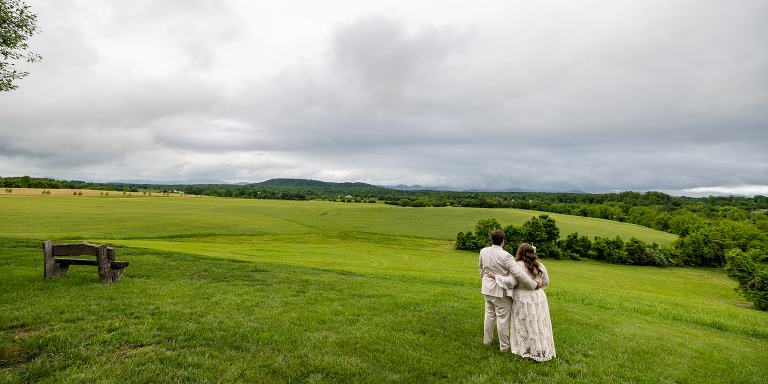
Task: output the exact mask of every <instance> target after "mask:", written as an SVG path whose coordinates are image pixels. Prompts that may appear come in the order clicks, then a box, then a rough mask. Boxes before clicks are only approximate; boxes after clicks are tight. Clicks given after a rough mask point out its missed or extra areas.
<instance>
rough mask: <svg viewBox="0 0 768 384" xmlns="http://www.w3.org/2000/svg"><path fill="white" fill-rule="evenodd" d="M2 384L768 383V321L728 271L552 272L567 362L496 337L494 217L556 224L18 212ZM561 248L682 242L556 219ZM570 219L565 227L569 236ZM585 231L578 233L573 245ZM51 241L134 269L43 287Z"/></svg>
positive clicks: (343, 215)
mask: <svg viewBox="0 0 768 384" xmlns="http://www.w3.org/2000/svg"><path fill="white" fill-rule="evenodd" d="M0 212H2V228H0V277H2V278H1V279H0V308H2V310H1V311H0V382H8V383H17V382H64V383H93V382H137V383H142V382H145V383H154V382H200V383H205V382H274V383H285V382H298V383H301V382H369V383H380V382H408V383H410V382H418V383H422V382H458V383H509V382H514V383H519V382H537V383H541V382H544V383H547V382H552V383H560V382H563V383H571V382H572V383H588V382H608V383H613V382H642V383H659V382H661V383H710V382H722V383H731V382H733V383H762V382H765V378H766V377H768V314H766V313H764V312H759V311H756V310H754V309H752V308H751V305H749V304H748V303H747V302H746V301H745V300H744V299H743V298H741V297H739V296H738V295H737V294H736V293H735V292H734V291H733V287H734V286H735V284H734V283H733V282H732V281H731V280H729V279H728V278H727V277H726V276H725V274H724V273H722V272H721V271H719V270H713V269H699V268H666V269H662V268H653V267H635V266H619V265H610V264H603V263H594V262H574V261H556V260H544V263H545V264H546V265H547V269H548V270H549V273H550V279H551V286H550V288H548V289H547V290H546V293H547V295H548V297H549V303H550V309H551V316H552V322H553V328H554V333H555V344H556V347H557V355H558V357H557V358H556V359H555V360H552V361H549V362H546V363H536V362H533V361H530V360H525V359H522V358H519V357H517V356H514V355H510V354H508V353H501V352H499V351H498V350H497V349H496V348H493V347H486V346H484V345H483V344H482V343H481V340H482V317H483V299H482V295H480V293H479V282H478V278H477V272H476V268H477V255H476V254H474V253H471V252H465V251H456V250H454V249H453V247H452V243H451V241H450V240H453V238H454V237H455V234H456V232H458V231H461V230H467V229H471V228H472V227H473V226H474V223H475V222H476V221H477V220H478V219H479V218H484V217H489V216H493V217H496V218H497V219H499V221H500V222H501V223H502V224H505V225H506V224H510V223H512V224H517V225H519V224H522V222H524V221H526V220H528V219H529V218H530V216H532V215H537V214H538V213H537V212H528V211H514V210H484V209H469V208H434V209H422V208H418V209H413V208H401V207H394V206H386V205H381V204H354V203H330V202H284V201H269V200H241V199H213V198H195V197H184V198H161V197H147V198H138V197H136V198H126V199H123V198H118V197H108V198H106V197H74V196H72V197H69V196H60V197H59V196H6V195H0ZM552 216H553V217H555V219H556V220H557V222H558V226H560V228H561V233H563V234H567V233H570V232H579V233H580V234H585V235H589V236H594V235H600V236H616V235H617V234H618V235H620V236H621V237H622V238H626V239H628V238H629V237H631V236H633V235H634V236H635V237H638V238H640V239H643V240H645V241H657V242H659V243H669V242H670V241H672V240H673V239H674V236H671V235H669V234H664V233H658V232H654V231H651V230H648V229H645V228H641V227H637V226H633V225H626V224H621V223H614V222H604V221H601V220H594V219H585V218H578V217H568V216H560V215H552ZM561 219H562V222H561ZM566 223H567V225H568V228H572V229H568V230H566V229H565V228H566ZM45 239H54V240H55V241H56V242H64V241H90V242H107V243H109V244H110V245H114V246H116V247H117V255H118V256H117V259H118V260H127V261H130V262H131V265H130V266H129V267H128V268H127V269H126V270H125V273H124V275H123V278H122V280H121V281H120V282H119V283H117V284H112V285H100V284H98V277H97V274H96V270H95V268H93V267H85V266H72V267H70V270H69V272H68V274H67V276H65V277H63V278H59V279H49V280H46V279H43V277H42V275H43V268H42V250H41V246H40V242H41V241H42V240H45Z"/></svg>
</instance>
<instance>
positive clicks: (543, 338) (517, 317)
mask: <svg viewBox="0 0 768 384" xmlns="http://www.w3.org/2000/svg"><path fill="white" fill-rule="evenodd" d="M539 265H541V269H542V271H543V274H542V276H531V275H530V274H528V270H527V269H526V268H525V264H523V262H522V261H518V262H514V260H512V261H511V262H509V263H508V265H507V267H508V268H509V271H510V273H511V274H512V275H514V276H515V277H516V278H519V276H520V274H523V273H525V274H527V275H528V277H530V278H532V279H533V280H534V281H538V282H539V283H541V288H542V289H537V290H531V289H530V288H529V287H527V286H526V285H525V284H517V286H516V287H515V298H514V301H513V302H512V321H511V322H510V323H511V324H512V325H511V329H510V332H509V344H510V345H511V347H512V348H511V350H512V353H515V354H518V355H520V356H522V357H530V358H531V359H534V360H536V361H547V360H550V359H552V358H553V357H555V341H554V338H553V337H552V321H551V320H550V318H549V304H548V303H547V295H546V294H545V293H544V288H546V287H547V286H549V276H548V275H547V269H546V268H544V265H543V264H541V263H539Z"/></svg>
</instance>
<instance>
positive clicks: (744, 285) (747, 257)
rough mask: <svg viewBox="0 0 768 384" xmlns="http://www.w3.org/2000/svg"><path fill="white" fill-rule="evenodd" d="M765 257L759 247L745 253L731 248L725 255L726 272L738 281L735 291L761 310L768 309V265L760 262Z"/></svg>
mask: <svg viewBox="0 0 768 384" xmlns="http://www.w3.org/2000/svg"><path fill="white" fill-rule="evenodd" d="M765 257H766V255H765V252H764V251H763V250H761V249H752V250H750V251H749V252H747V253H744V251H742V250H740V249H733V250H731V251H730V252H728V254H727V255H726V256H725V259H726V262H727V264H726V266H725V271H726V273H728V276H729V277H730V278H732V279H734V280H736V281H737V282H738V283H739V286H738V287H737V288H736V291H737V292H740V293H741V294H743V295H744V297H745V298H746V299H747V300H749V301H751V302H752V303H754V304H755V307H756V308H757V309H759V310H761V311H766V310H768V265H766V264H765V263H762V262H760V261H762V260H764V259H765Z"/></svg>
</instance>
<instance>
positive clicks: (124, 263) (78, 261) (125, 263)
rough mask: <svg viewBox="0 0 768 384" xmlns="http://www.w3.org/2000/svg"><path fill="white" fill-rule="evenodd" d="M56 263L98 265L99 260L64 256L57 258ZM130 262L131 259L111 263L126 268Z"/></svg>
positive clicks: (114, 266)
mask: <svg viewBox="0 0 768 384" xmlns="http://www.w3.org/2000/svg"><path fill="white" fill-rule="evenodd" d="M54 260H55V262H56V263H58V264H62V265H93V266H98V265H99V261H98V260H93V259H64V258H56V259H54ZM129 263H130V262H129V261H112V262H110V264H111V265H112V268H125V267H127V266H128V264H129Z"/></svg>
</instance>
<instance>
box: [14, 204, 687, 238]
mask: <svg viewBox="0 0 768 384" xmlns="http://www.w3.org/2000/svg"><path fill="white" fill-rule="evenodd" d="M0 211H2V212H3V216H4V217H5V218H7V220H8V222H11V223H13V225H12V226H3V227H2V228H0V235H7V236H21V237H33V238H51V239H66V238H70V239H90V238H101V239H130V238H157V237H162V236H177V235H180V234H190V233H192V234H200V233H206V234H221V235H230V234H247V235H263V234H300V233H329V232H350V231H351V232H367V233H380V234H393V235H407V236H417V237H425V238H431V239H439V240H455V239H456V234H457V233H458V232H460V231H462V232H463V231H467V230H473V229H474V225H475V223H476V222H477V221H478V220H479V219H482V218H486V217H496V218H497V219H498V220H499V222H500V223H501V224H502V225H505V226H506V225H508V224H515V225H522V224H523V223H524V222H525V221H527V220H529V219H530V218H531V217H533V216H538V215H540V214H541V212H535V211H525V210H517V209H488V208H447V207H444V208H403V207H398V206H391V205H384V204H365V203H334V202H325V201H304V202H296V201H282V200H248V199H225V198H215V199H214V198H202V197H161V196H153V197H146V196H141V197H140V196H133V197H123V196H122V195H117V196H109V197H105V196H93V197H88V196H72V195H63V196H45V195H27V196H24V195H18V194H16V195H13V194H12V195H1V194H0ZM550 216H552V217H553V218H554V219H555V220H556V221H557V225H558V227H559V228H560V233H561V234H562V236H565V235H567V234H569V233H572V232H579V234H582V235H587V236H590V237H592V236H601V237H606V236H610V237H614V236H616V235H619V236H621V238H622V239H625V240H628V239H629V238H630V237H632V236H635V237H637V238H639V239H641V240H643V241H646V242H648V243H651V242H657V243H659V244H669V243H671V242H672V241H673V240H674V239H676V238H677V237H676V236H675V235H672V234H669V233H665V232H659V231H654V230H652V229H649V228H645V227H641V226H637V225H633V224H626V223H619V222H614V221H608V220H600V219H593V218H586V217H578V216H568V215H558V214H550Z"/></svg>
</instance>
